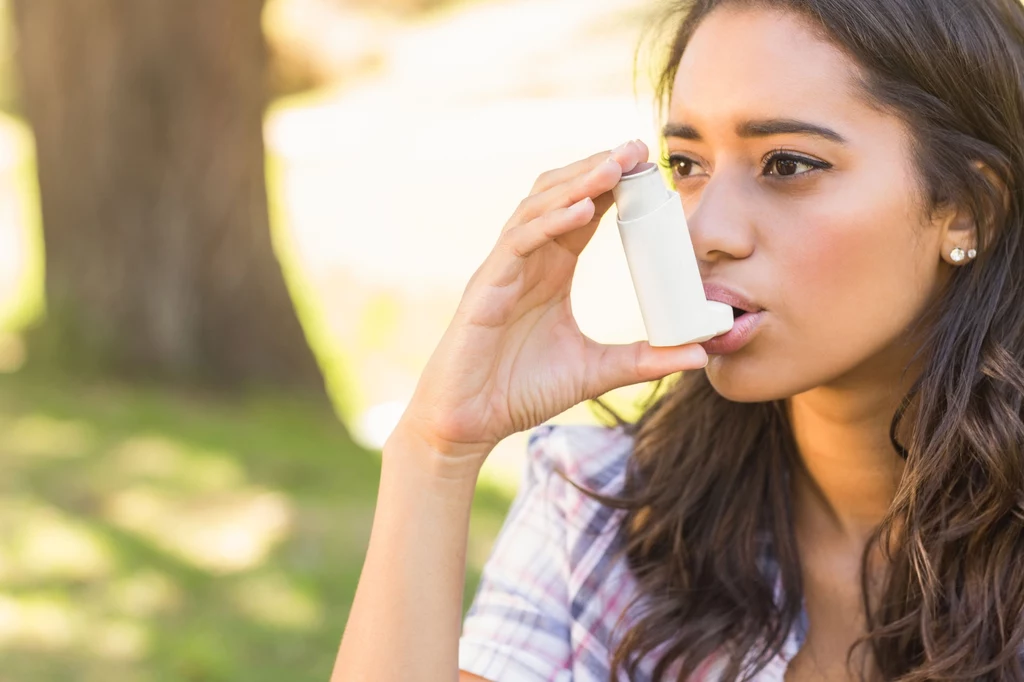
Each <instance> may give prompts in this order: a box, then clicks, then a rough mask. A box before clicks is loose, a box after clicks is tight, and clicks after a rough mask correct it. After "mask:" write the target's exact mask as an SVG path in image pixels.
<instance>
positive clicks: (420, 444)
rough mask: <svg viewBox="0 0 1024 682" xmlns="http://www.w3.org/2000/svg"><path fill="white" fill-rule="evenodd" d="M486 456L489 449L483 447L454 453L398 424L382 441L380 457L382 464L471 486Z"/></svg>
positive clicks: (468, 448) (469, 448)
mask: <svg viewBox="0 0 1024 682" xmlns="http://www.w3.org/2000/svg"><path fill="white" fill-rule="evenodd" d="M489 453H490V449H489V448H487V447H484V446H480V447H467V448H464V449H460V450H459V451H458V452H454V451H453V450H452V449H450V448H448V447H446V446H442V445H440V444H438V443H435V442H433V441H431V439H430V438H428V437H425V436H424V435H423V434H421V433H419V432H418V431H417V430H416V429H414V428H412V427H411V426H410V425H408V424H405V423H402V422H400V423H399V424H398V426H396V427H395V430H394V431H392V432H391V435H390V436H388V439H387V441H385V443H384V447H383V448H382V449H381V458H382V460H383V462H393V463H398V464H399V465H400V466H402V467H411V468H413V469H415V470H416V471H418V472H419V473H420V474H422V475H424V476H427V477H430V478H433V479H441V480H448V481H453V482H468V483H471V484H472V485H474V486H475V485H476V480H477V478H478V476H479V475H480V468H481V466H482V465H483V462H484V460H485V459H486V458H487V455H488V454H489Z"/></svg>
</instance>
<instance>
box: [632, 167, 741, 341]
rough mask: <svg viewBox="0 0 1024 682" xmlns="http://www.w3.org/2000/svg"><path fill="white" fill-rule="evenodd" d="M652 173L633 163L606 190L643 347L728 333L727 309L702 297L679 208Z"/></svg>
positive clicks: (674, 195) (654, 170)
mask: <svg viewBox="0 0 1024 682" xmlns="http://www.w3.org/2000/svg"><path fill="white" fill-rule="evenodd" d="M657 169H658V167H657V165H655V164H653V163H641V164H638V165H637V167H636V168H634V169H633V170H631V171H628V172H627V173H624V174H623V176H622V179H621V180H619V184H618V185H616V186H615V188H614V189H612V196H613V197H614V198H615V205H616V206H617V209H618V214H619V215H618V220H617V222H618V225H619V237H620V238H621V239H622V248H623V250H624V251H625V252H626V262H627V263H628V265H629V274H630V276H631V277H632V279H633V288H634V289H635V291H636V297H637V302H638V303H639V304H640V314H641V316H642V317H643V320H644V327H646V329H647V339H648V343H650V344H651V345H652V346H680V345H683V344H687V343H700V342H701V341H707V340H709V339H711V338H714V337H715V336H719V335H720V334H724V333H726V332H727V331H729V330H730V329H732V324H733V317H732V306H730V305H727V304H725V303H719V302H717V301H709V300H707V297H705V296H704V283H703V282H702V281H701V279H700V272H699V270H698V269H697V256H696V254H694V251H693V243H692V242H691V241H690V231H689V229H688V228H687V226H686V214H685V213H684V212H683V204H682V202H681V201H680V199H679V194H678V192H673V191H672V190H670V189H669V188H668V187H666V186H665V182H664V180H662V178H661V174H660V173H658V171H657Z"/></svg>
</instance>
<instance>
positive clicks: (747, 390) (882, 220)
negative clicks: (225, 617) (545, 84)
mask: <svg viewBox="0 0 1024 682" xmlns="http://www.w3.org/2000/svg"><path fill="white" fill-rule="evenodd" d="M676 10H677V12H678V23H677V24H675V26H676V30H675V33H674V37H673V39H672V42H671V45H670V49H669V51H668V59H667V62H666V64H665V69H664V73H663V77H662V79H661V87H660V88H659V92H658V95H659V97H660V98H661V101H662V102H664V103H667V105H668V107H667V118H666V119H665V121H664V122H665V123H666V125H665V130H664V145H665V151H666V154H665V158H664V159H663V163H664V164H665V165H666V166H667V168H668V169H670V171H671V176H672V182H673V183H674V185H675V188H676V189H677V190H678V191H679V193H680V196H681V197H682V201H683V204H684V208H685V211H686V214H687V217H688V223H689V229H690V232H691V237H692V241H693V246H694V249H695V251H696V255H697V259H698V263H699V265H700V268H701V275H702V278H703V280H704V282H705V284H706V285H707V291H708V293H709V297H710V298H713V299H715V300H723V301H726V302H729V303H731V304H732V305H734V306H737V307H739V308H742V309H744V310H747V311H750V312H749V313H746V314H750V315H756V320H754V319H753V318H752V319H751V321H754V322H756V328H755V329H754V331H753V333H752V334H751V335H749V337H747V338H746V342H745V344H744V345H742V346H741V347H740V348H738V349H732V350H731V351H730V352H728V353H725V352H716V348H715V345H714V343H705V344H703V347H702V346H701V345H697V344H691V345H687V346H681V347H676V348H652V347H650V346H649V345H647V344H646V343H643V342H641V343H636V344H632V345H627V346H604V345H600V344H598V343H595V342H594V341H592V340H591V339H588V338H587V337H585V336H583V335H582V334H581V333H580V331H579V329H578V328H577V325H576V323H575V322H574V320H573V316H572V311H571V309H570V304H569V288H570V284H571V279H572V274H573V268H574V267H575V265H576V260H577V257H578V256H579V254H580V252H581V251H582V249H583V248H584V246H585V245H586V243H587V241H588V240H589V239H590V237H591V235H592V234H593V233H594V230H595V229H596V227H597V224H598V221H599V219H600V217H601V216H602V215H603V214H604V213H605V212H606V211H607V210H608V209H609V207H610V205H611V203H612V201H611V193H610V190H611V189H612V187H613V186H615V184H616V183H617V182H618V180H619V178H620V177H621V175H622V173H624V172H626V171H628V170H630V169H632V168H634V167H635V166H636V164H638V163H641V162H644V161H645V160H646V159H647V157H648V149H647V148H646V147H645V146H644V145H643V144H642V143H639V142H629V143H626V144H625V145H623V146H621V147H619V148H617V149H615V150H612V151H610V152H601V153H599V154H596V155H594V156H592V157H590V158H587V159H583V160H581V161H578V162H576V163H573V164H570V165H568V166H566V167H564V168H559V169H557V170H551V171H548V172H546V173H543V174H542V175H541V176H540V177H539V178H538V179H537V182H536V184H535V185H534V187H533V191H532V192H531V194H530V196H529V197H527V198H526V199H525V200H523V202H522V203H521V204H520V205H519V207H518V208H517V210H516V211H515V213H514V214H513V215H512V218H511V219H510V220H509V222H508V224H507V225H506V226H505V228H504V229H503V231H502V233H501V236H500V238H499V239H498V242H497V245H496V246H495V248H494V250H493V252H492V253H491V254H490V255H489V256H488V258H487V259H486V261H485V262H484V263H483V264H482V265H481V266H480V268H479V269H478V270H477V272H476V273H475V274H474V276H473V277H472V279H471V280H470V282H469V284H468V286H467V287H466V290H465V294H464V297H463V300H462V302H461V305H460V306H459V309H458V312H457V313H456V315H455V317H454V319H453V321H452V323H451V326H450V327H449V329H448V331H447V333H446V334H445V336H444V338H443V340H442V341H441V343H440V345H439V347H438V349H437V351H436V352H435V354H434V356H433V357H432V358H431V360H430V362H429V365H428V366H427V368H426V369H425V371H424V373H423V376H422V378H421V380H420V383H419V386H418V388H417V393H416V396H415V398H414V400H413V402H412V404H411V405H410V406H409V408H408V410H407V412H406V413H405V415H404V417H403V419H402V421H401V424H400V426H399V427H398V428H397V429H396V431H395V432H394V434H393V435H392V436H391V439H390V440H389V441H388V443H387V445H386V446H385V448H384V453H383V469H382V474H381V482H380V496H379V500H378V507H377V512H376V517H375V519H374V525H373V532H372V539H371V541H370V546H369V551H368V553H367V557H366V563H365V567H364V570H363V574H362V578H361V581H360V584H359V588H358V592H357V595H356V598H355V603H354V605H353V608H352V612H351V615H350V618H349V621H348V625H347V628H346V631H345V635H344V637H343V639H342V645H341V650H340V653H339V655H338V660H337V665H336V669H335V677H334V680H337V681H339V682H341V681H345V682H354V681H360V682H362V681H366V682H369V681H370V680H373V681H374V682H392V681H394V682H397V681H398V680H401V681H402V682H411V681H423V682H441V681H450V680H455V679H456V676H457V674H456V670H457V669H459V668H461V669H462V672H461V673H459V675H461V677H460V678H459V679H461V680H480V679H485V680H494V681H495V682H520V681H524V682H525V681H533V680H536V681H538V682H539V681H541V680H558V681H562V682H565V681H568V680H574V681H576V682H599V681H602V682H603V681H606V680H609V679H629V680H648V679H651V680H684V679H687V680H719V679H726V680H733V679H757V680H783V679H785V680H789V681H796V680H845V679H884V680H907V681H909V680H936V679H943V680H1024V665H1022V658H1021V652H1022V647H1024V617H1022V614H1024V419H1022V410H1024V368H1022V361H1024V243H1022V237H1024V232H1022V230H1024V212H1022V209H1024V206H1022V204H1024V201H1022V200H1024V194H1022V183H1024V8H1022V5H1021V3H1020V0H757V1H745V0H726V1H719V0H695V1H690V2H684V3H683V4H682V5H681V6H679V7H677V8H676ZM595 115H600V113H599V112H595ZM452 144H458V141H452ZM684 370H688V371H684ZM669 375H675V376H674V380H673V381H672V382H671V384H670V385H668V386H667V390H666V391H664V392H662V393H661V394H660V395H659V396H658V397H657V398H656V399H655V400H654V401H652V403H651V404H649V405H648V406H647V408H646V410H645V412H644V414H643V416H642V417H641V418H640V419H639V421H638V422H637V423H635V424H627V423H624V422H619V423H617V424H614V425H609V426H608V427H595V426H586V427H585V426H576V427H568V426H562V427H552V426H550V425H545V426H541V427H540V428H537V429H535V430H534V431H533V433H532V436H531V439H530V447H529V460H528V463H529V464H528V468H527V471H526V475H525V477H524V479H523V485H522V486H521V488H520V490H519V493H518V496H517V497H516V500H515V502H514V504H513V507H512V509H511V510H510V513H509V516H508V518H507V519H506V522H505V525H504V528H503V529H502V531H501V535H500V536H499V537H498V539H497V541H496V544H495V547H494V550H493V553H492V555H491V557H490V559H489V561H488V563H487V565H486V566H485V570H484V574H483V577H482V580H481V583H480V587H479V590H478V591H477V594H476V596H475V598H474V601H473V603H472V605H471V609H470V611H469V613H468V615H467V617H466V620H465V623H461V622H460V618H461V605H462V591H463V580H464V562H465V548H466V536H467V520H468V516H469V510H470V501H471V498H472V495H473V488H474V483H475V481H476V476H477V472H478V471H479V468H480V465H481V464H482V463H483V461H484V459H485V458H486V456H487V454H488V452H489V451H490V450H491V448H492V447H493V446H494V445H495V444H496V443H497V442H498V441H499V440H501V439H502V438H503V437H505V436H507V435H509V434H511V433H513V432H517V431H522V430H526V429H531V428H534V427H537V426H538V425H540V424H542V423H543V422H544V421H545V420H547V419H549V418H550V417H552V416H554V415H556V414H559V413H561V412H562V411H563V410H565V409H567V408H569V407H570V406H572V405H574V404H576V403H578V402H581V401H584V400H588V399H593V398H596V397H598V396H600V395H601V394H603V393H604V392H606V391H608V390H610V389H612V388H615V387H618V386H623V385H627V384H633V383H638V382H644V381H650V380H655V379H659V378H662V377H667V376H669ZM570 481H571V483H570ZM460 637H461V639H460Z"/></svg>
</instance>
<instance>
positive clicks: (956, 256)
mask: <svg viewBox="0 0 1024 682" xmlns="http://www.w3.org/2000/svg"><path fill="white" fill-rule="evenodd" d="M949 257H950V258H952V259H953V262H954V263H959V262H960V261H962V260H963V259H964V250H963V249H961V248H960V247H959V246H958V247H956V248H955V249H953V250H952V251H950V252H949Z"/></svg>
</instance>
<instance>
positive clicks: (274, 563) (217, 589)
mask: <svg viewBox="0 0 1024 682" xmlns="http://www.w3.org/2000/svg"><path fill="white" fill-rule="evenodd" d="M378 477H379V458H378V457H377V456H376V455H375V454H374V453H372V452H368V451H365V450H362V449H359V448H357V447H355V446H353V445H352V444H351V443H350V442H349V441H348V440H347V439H346V438H345V437H344V434H343V433H342V431H341V429H340V428H339V426H338V424H337V422H336V421H335V420H333V419H330V418H315V417H311V416H310V413H309V412H307V411H306V410H304V409H303V407H302V406H301V405H296V404H294V403H291V402H288V403H286V402H282V401H281V400H280V399H276V398H274V397H273V396H250V397H249V398H248V399H245V400H241V401H238V402H235V403H226V402H224V401H223V400H221V399H217V400H215V401H214V400H210V399H208V398H207V397H206V396H204V395H202V394H183V393H169V392H167V391H166V390H164V389H161V390H153V389H147V388H131V389H129V388H124V387H119V386H115V385H106V384H96V383H93V384H80V385H68V384H67V383H62V384H61V385H55V384H51V383H48V382H46V381H42V380H39V379H32V378H28V377H23V376H22V377H19V376H6V377H0V658H2V659H3V661H4V664H3V673H2V675H0V677H2V678H3V679H12V680H29V679H31V680H33V681H35V682H50V681H51V680H52V681H56V680H69V679H75V680H104V681H107V682H121V681H129V680H176V681H188V680H203V681H207V682H214V681H219V680H246V681H247V682H260V681H263V680H266V681H270V680H289V681H296V682H299V681H302V680H310V681H312V680H318V681H321V680H326V679H327V677H328V676H329V674H330V668H331V665H332V662H333V658H334V655H335V652H336V648H337V645H338V641H339V639H340V636H341V632H342V629H343V626H344V623H345V620H346V617H347V613H348V609H349V607H350V605H351V601H352V598H353V595H354V591H355V587H356V583H357V580H358V576H359V571H360V568H361V566H362V560H363V554H364V552H365V548H366V544H367V542H368V540H369V532H370V528H371V521H372V517H373V509H374V504H375V498H376V491H377V481H378ZM507 507H508V499H507V498H506V497H503V496H501V495H500V494H498V493H496V492H495V491H493V490H492V489H489V488H487V487H481V488H480V489H479V490H478V493H477V497H476V501H475V506H474V510H473V521H472V523H471V541H470V566H469V570H468V573H467V585H466V596H465V602H464V604H465V607H467V608H468V604H469V599H470V596H471V595H472V591H473V590H475V589H476V584H477V581H478V580H479V569H480V566H481V565H482V562H483V560H484V558H485V557H486V556H487V553H488V552H489V550H490V544H491V542H492V538H493V537H494V535H495V534H496V532H497V529H498V528H499V527H500V524H501V521H502V519H503V517H504V514H505V513H506V512H507Z"/></svg>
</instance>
